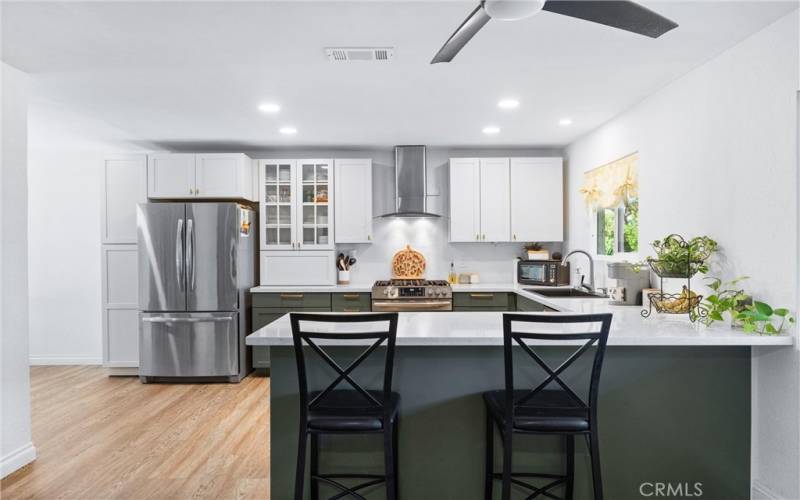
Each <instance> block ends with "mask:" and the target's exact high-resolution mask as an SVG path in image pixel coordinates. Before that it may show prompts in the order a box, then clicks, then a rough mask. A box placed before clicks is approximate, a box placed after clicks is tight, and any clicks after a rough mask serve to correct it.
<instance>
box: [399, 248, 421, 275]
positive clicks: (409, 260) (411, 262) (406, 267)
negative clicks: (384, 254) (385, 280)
mask: <svg viewBox="0 0 800 500" xmlns="http://www.w3.org/2000/svg"><path fill="white" fill-rule="evenodd" d="M424 274H425V257H424V256H423V255H422V254H421V253H419V252H417V251H416V250H414V249H413V248H411V245H406V247H405V248H404V249H403V250H400V251H399V252H397V253H396V254H394V257H392V278H394V279H401V280H415V279H421V278H422V276H423V275H424Z"/></svg>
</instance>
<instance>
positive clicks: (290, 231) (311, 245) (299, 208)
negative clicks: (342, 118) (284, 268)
mask: <svg viewBox="0 0 800 500" xmlns="http://www.w3.org/2000/svg"><path fill="white" fill-rule="evenodd" d="M259 183H260V186H261V249H262V250H303V249H307V250H332V249H333V217H332V215H333V209H332V207H333V199H332V196H333V189H332V188H333V161H332V160H319V159H317V160H260V162H259Z"/></svg>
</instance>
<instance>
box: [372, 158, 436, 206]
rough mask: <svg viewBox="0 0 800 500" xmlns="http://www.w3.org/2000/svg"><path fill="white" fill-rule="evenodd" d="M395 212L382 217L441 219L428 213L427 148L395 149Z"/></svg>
mask: <svg viewBox="0 0 800 500" xmlns="http://www.w3.org/2000/svg"><path fill="white" fill-rule="evenodd" d="M394 180H395V211H394V212H391V213H388V214H385V215H382V216H381V217H439V215H437V214H433V213H430V212H428V191H427V182H426V181H427V165H426V161H425V146H395V148H394Z"/></svg>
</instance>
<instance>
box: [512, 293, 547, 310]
mask: <svg viewBox="0 0 800 500" xmlns="http://www.w3.org/2000/svg"><path fill="white" fill-rule="evenodd" d="M517 311H522V312H553V311H555V309H553V308H552V307H547V306H546V305H544V304H540V303H539V302H536V301H535V300H531V299H529V298H527V297H520V296H517Z"/></svg>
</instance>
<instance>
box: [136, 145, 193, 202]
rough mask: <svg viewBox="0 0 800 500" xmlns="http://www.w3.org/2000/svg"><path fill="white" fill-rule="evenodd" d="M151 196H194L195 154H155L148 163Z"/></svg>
mask: <svg viewBox="0 0 800 500" xmlns="http://www.w3.org/2000/svg"><path fill="white" fill-rule="evenodd" d="M147 196H148V197H149V198H187V197H192V196H194V155H193V154H154V155H150V158H149V159H148V164H147Z"/></svg>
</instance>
